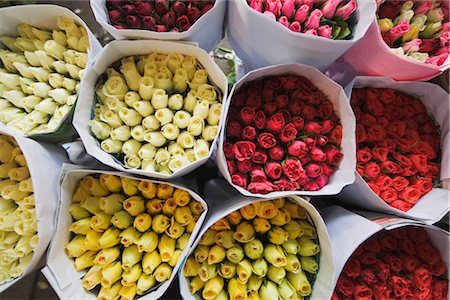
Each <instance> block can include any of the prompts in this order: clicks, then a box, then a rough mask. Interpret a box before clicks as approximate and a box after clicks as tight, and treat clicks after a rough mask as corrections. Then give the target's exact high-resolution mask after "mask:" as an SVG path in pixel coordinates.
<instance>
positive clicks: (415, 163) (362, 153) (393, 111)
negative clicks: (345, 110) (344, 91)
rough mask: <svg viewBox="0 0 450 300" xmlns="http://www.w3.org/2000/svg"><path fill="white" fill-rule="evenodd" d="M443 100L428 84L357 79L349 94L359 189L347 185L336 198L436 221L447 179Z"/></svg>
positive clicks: (445, 106)
mask: <svg viewBox="0 0 450 300" xmlns="http://www.w3.org/2000/svg"><path fill="white" fill-rule="evenodd" d="M425 89H426V90H427V92H424V91H425ZM448 101H449V100H448V94H447V93H446V92H444V91H443V90H442V89H441V88H439V87H438V86H434V85H433V84H429V83H403V84H402V83H394V82H392V81H390V80H387V79H386V78H370V77H358V78H357V79H356V82H355V88H354V89H353V91H352V97H351V105H352V108H353V111H354V112H355V116H356V123H357V127H356V143H357V152H356V157H357V166H356V170H357V172H358V175H357V180H356V182H355V185H354V187H356V186H359V187H360V188H362V189H363V190H362V192H356V190H353V191H352V188H350V187H349V189H348V190H347V189H344V194H343V195H342V198H343V199H344V200H345V199H353V200H355V201H357V202H354V203H355V204H357V205H362V206H363V207H366V208H369V206H370V207H371V208H372V209H377V210H379V209H381V208H382V209H383V211H389V212H393V213H399V214H400V215H402V216H403V215H404V216H411V217H415V218H418V219H427V220H430V219H431V220H436V221H437V220H439V219H440V218H441V217H442V216H443V215H444V214H445V213H446V212H447V211H448V210H449V208H448V196H449V192H448V190H444V189H443V188H442V180H444V179H446V178H448V177H449V175H448V172H449V170H448V143H449V140H448V137H447V135H448V130H449V125H448V113H449V111H448V103H449V102H448ZM363 187H364V188H363ZM365 189H367V191H364V190H365ZM355 193H356V194H355ZM351 194H354V195H357V194H359V195H358V198H359V199H358V200H357V199H356V197H355V196H352V195H351ZM360 195H364V197H363V198H361V196H360ZM363 199H366V200H363ZM375 203H378V205H377V206H378V207H377V208H375V207H374V206H372V205H374V204H375Z"/></svg>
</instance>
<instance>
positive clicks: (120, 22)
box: [106, 0, 215, 32]
mask: <svg viewBox="0 0 450 300" xmlns="http://www.w3.org/2000/svg"><path fill="white" fill-rule="evenodd" d="M214 2H215V0H205V1H203V0H202V1H198V0H196V1H194V0H186V1H169V0H151V1H131V0H107V1H106V8H107V10H108V14H109V20H110V22H111V24H112V25H113V26H114V27H116V28H117V29H125V28H133V29H146V30H151V31H156V32H183V31H186V30H188V29H189V28H190V27H191V26H192V24H194V23H195V22H196V21H197V20H198V19H199V18H200V17H201V16H202V15H204V14H206V13H207V12H208V11H209V10H210V9H212V8H213V6H214Z"/></svg>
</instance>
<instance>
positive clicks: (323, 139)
mask: <svg viewBox="0 0 450 300" xmlns="http://www.w3.org/2000/svg"><path fill="white" fill-rule="evenodd" d="M327 143H328V138H327V137H326V136H324V135H321V136H318V137H317V138H316V145H317V146H321V147H323V146H325V145H326V144H327Z"/></svg>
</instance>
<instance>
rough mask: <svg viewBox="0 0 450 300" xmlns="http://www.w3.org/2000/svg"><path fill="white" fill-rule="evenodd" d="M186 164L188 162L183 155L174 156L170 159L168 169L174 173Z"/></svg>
mask: <svg viewBox="0 0 450 300" xmlns="http://www.w3.org/2000/svg"><path fill="white" fill-rule="evenodd" d="M187 163H188V162H187V160H186V158H185V157H184V156H183V155H179V154H176V155H174V156H172V158H171V159H170V161H169V164H168V167H169V169H170V171H172V172H176V171H178V170H180V169H181V168H183V167H184V166H185V165H186V164H187Z"/></svg>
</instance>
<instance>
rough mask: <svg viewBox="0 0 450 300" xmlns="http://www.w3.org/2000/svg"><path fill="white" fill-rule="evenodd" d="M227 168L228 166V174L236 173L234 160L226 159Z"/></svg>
mask: <svg viewBox="0 0 450 300" xmlns="http://www.w3.org/2000/svg"><path fill="white" fill-rule="evenodd" d="M227 168H228V172H229V173H230V175H233V174H234V173H236V168H237V167H236V163H235V162H234V160H227Z"/></svg>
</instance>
